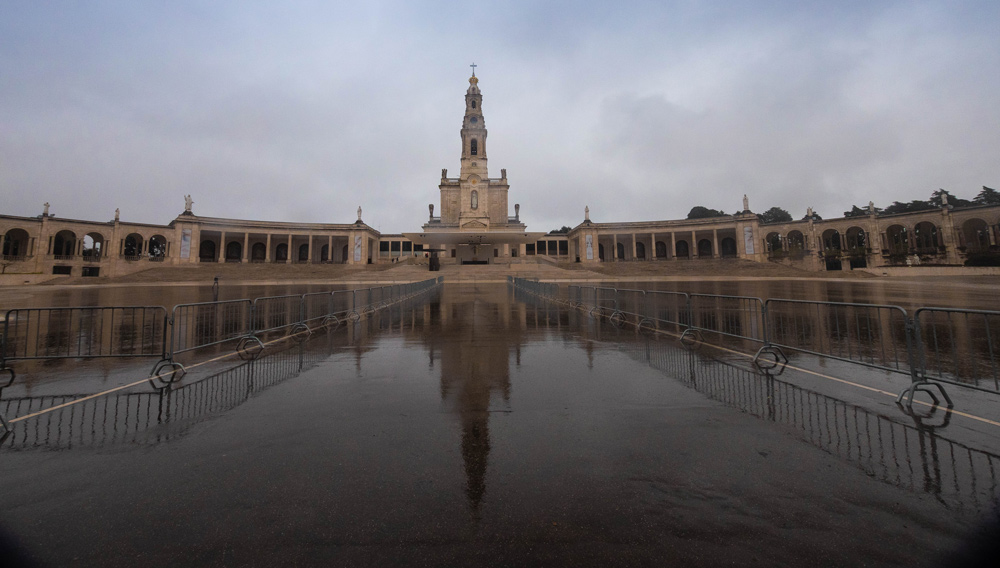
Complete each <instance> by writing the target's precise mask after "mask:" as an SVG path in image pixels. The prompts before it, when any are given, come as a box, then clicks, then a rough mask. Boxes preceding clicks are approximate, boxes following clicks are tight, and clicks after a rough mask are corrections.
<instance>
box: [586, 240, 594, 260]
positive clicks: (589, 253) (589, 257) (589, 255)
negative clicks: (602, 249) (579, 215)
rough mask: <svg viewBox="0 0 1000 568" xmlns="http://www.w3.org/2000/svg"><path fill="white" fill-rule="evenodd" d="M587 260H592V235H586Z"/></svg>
mask: <svg viewBox="0 0 1000 568" xmlns="http://www.w3.org/2000/svg"><path fill="white" fill-rule="evenodd" d="M587 260H594V235H587Z"/></svg>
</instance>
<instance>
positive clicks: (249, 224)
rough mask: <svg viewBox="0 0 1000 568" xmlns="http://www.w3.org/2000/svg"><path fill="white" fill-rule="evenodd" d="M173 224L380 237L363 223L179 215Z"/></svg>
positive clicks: (374, 230) (378, 233)
mask: <svg viewBox="0 0 1000 568" xmlns="http://www.w3.org/2000/svg"><path fill="white" fill-rule="evenodd" d="M175 223H198V224H200V225H201V226H202V227H230V228H238V229H240V230H243V229H280V230H283V231H289V230H291V231H303V230H316V231H358V230H362V231H368V232H371V233H375V234H377V235H380V234H381V233H380V232H379V231H377V230H376V229H374V228H372V227H370V226H368V225H367V224H365V223H363V222H362V223H358V222H355V223H295V222H290V221H259V220H249V219H227V218H224V217H201V216H198V215H179V216H178V217H177V218H176V219H174V220H173V221H171V226H173V225H174V224H175Z"/></svg>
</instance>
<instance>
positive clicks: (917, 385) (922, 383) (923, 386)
mask: <svg viewBox="0 0 1000 568" xmlns="http://www.w3.org/2000/svg"><path fill="white" fill-rule="evenodd" d="M930 387H936V388H937V390H938V391H939V392H940V393H941V396H942V397H944V400H945V402H946V403H947V404H948V408H952V407H954V406H955V404H954V403H953V402H952V401H951V397H950V396H948V392H947V391H946V390H944V385H942V384H941V383H938V382H934V381H929V380H927V379H920V380H918V381H916V382H914V383H912V384H910V386H908V387H906V388H905V389H904V390H903V392H901V393H899V396H897V397H896V404H899V405H901V406H902V405H903V398H904V397H905V398H906V405H905V406H906V407H907V408H912V407H913V395H915V394H917V392H925V393H927V396H929V397H931V400H933V401H934V406H937V405H938V404H940V403H941V400H940V399H939V398H938V397H937V396H936V395H935V394H934V391H933V390H931V388H930Z"/></svg>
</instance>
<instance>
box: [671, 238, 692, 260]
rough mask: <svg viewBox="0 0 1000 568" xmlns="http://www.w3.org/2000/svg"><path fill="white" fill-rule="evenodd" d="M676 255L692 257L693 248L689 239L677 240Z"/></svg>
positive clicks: (678, 256)
mask: <svg viewBox="0 0 1000 568" xmlns="http://www.w3.org/2000/svg"><path fill="white" fill-rule="evenodd" d="M674 249H675V251H674V256H676V257H677V258H690V256H691V248H690V247H689V246H688V242H687V241H683V240H682V241H677V243H676V244H675V245H674Z"/></svg>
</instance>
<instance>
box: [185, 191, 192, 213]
mask: <svg viewBox="0 0 1000 568" xmlns="http://www.w3.org/2000/svg"><path fill="white" fill-rule="evenodd" d="M192 205H194V200H192V199H191V196H190V195H185V196H184V212H185V213H190V212H191V206H192Z"/></svg>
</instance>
